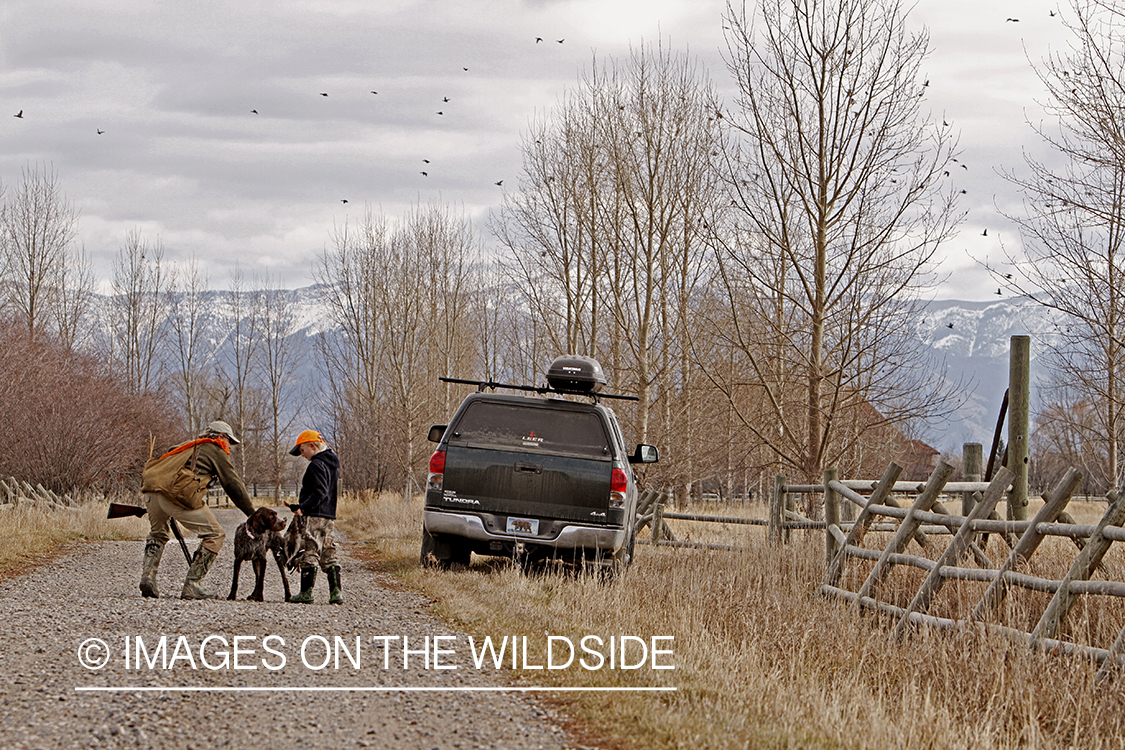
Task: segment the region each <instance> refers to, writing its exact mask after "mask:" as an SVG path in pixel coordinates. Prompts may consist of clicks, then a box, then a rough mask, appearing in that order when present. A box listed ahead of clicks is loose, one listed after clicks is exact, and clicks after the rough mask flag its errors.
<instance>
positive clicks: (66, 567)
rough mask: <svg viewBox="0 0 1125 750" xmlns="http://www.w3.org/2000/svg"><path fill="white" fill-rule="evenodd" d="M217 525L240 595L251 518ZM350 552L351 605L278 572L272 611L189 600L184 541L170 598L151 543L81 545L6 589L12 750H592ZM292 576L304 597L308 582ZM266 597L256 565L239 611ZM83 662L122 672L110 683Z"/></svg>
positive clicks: (219, 574) (174, 551)
mask: <svg viewBox="0 0 1125 750" xmlns="http://www.w3.org/2000/svg"><path fill="white" fill-rule="evenodd" d="M217 515H218V517H219V519H220V521H221V522H222V523H223V525H224V527H226V529H227V543H226V544H225V545H224V547H223V550H222V552H221V553H220V555H219V559H218V561H216V563H215V565H214V567H213V568H212V569H211V573H210V574H209V575H208V577H207V579H206V581H207V583H208V584H209V585H210V586H212V587H213V588H215V589H216V590H217V591H219V592H220V595H221V596H223V597H225V596H226V593H227V591H228V590H229V588H230V578H231V567H232V542H231V540H232V539H233V538H234V527H235V525H237V524H238V523H240V522H241V520H242V518H243V516H242V514H241V513H240V512H238V511H237V510H226V509H223V510H219V511H217ZM340 536H341V535H339V534H337V538H338V540H340ZM339 544H340V552H341V562H342V567H343V573H344V575H343V581H344V593H345V597H346V603H345V604H344V605H342V606H330V605H328V604H327V603H326V601H327V598H328V596H327V584H326V582H325V581H324V576H323V574H321V575H320V576H319V577H318V580H317V588H316V590H315V597H316V600H317V601H316V603H315V604H312V605H298V604H286V603H285V602H283V601H282V599H283V592H282V588H281V581H280V579H279V576H278V572H277V568H276V566H275V565H274V563H273V561H272V560H270V563H269V564H270V567H269V569H268V571H267V574H266V589H265V598H266V601H265V602H264V603H257V602H247V601H233V602H232V601H227V600H226V599H225V598H223V599H219V600H216V601H182V600H180V599H179V598H178V596H179V591H180V586H181V584H182V582H183V577H184V573H185V572H186V569H187V565H186V563H185V561H184V557H183V554H182V553H181V551H180V549H179V546H178V545H177V544H176V541H175V539H173V540H172V542H170V543H169V544H168V546H167V547H166V548H165V551H164V559H163V562H162V564H161V567H160V574H159V581H158V582H159V587H160V593H161V596H160V598H159V599H143V598H142V597H141V596H140V592H139V591H138V588H137V580H138V577H139V575H140V563H141V556H142V551H143V542H104V543H91V544H82V545H79V546H76V548H75V549H73V550H72V551H69V552H68V553H66V554H65V555H63V556H62V557H60V558H58V559H56V560H55V561H53V562H52V563H50V564H48V565H45V566H42V567H40V568H38V569H36V570H34V571H32V572H30V573H28V574H26V575H21V576H19V577H16V578H14V579H11V580H8V581H6V582H5V583H3V584H0V731H2V732H3V735H2V739H0V745H2V746H3V747H5V748H70V747H95V748H100V747H107V748H118V747H121V748H177V749H179V750H187V749H188V748H196V749H198V748H210V747H239V748H257V747H269V748H272V749H274V750H281V749H284V748H320V747H331V748H351V747H377V748H572V747H575V744H574V740H573V739H572V738H570V737H569V736H568V735H567V733H566V732H565V731H564V730H563V729H562V728H561V727H560V725H559V722H558V719H557V717H556V716H554V715H553V714H552V712H551V711H550V710H548V709H546V708H544V707H543V706H542V705H540V704H538V703H537V702H536V699H535V694H533V693H526V692H510V691H505V690H502V689H501V690H496V688H505V687H508V686H510V685H511V683H510V682H508V681H507V680H506V678H505V676H504V674H503V673H498V672H497V670H495V669H494V668H493V667H492V665H491V664H489V665H488V666H486V667H485V668H483V669H477V668H475V667H474V665H473V663H472V658H471V649H470V646H469V644H468V641H467V636H465V635H464V634H459V633H457V632H456V631H453V630H450V629H449V628H448V627H447V626H446V625H444V624H443V623H441V622H440V621H439V620H437V619H435V618H433V617H431V616H430V615H429V614H427V604H426V601H425V600H424V599H423V598H422V597H419V596H417V595H415V594H412V593H407V592H403V591H399V590H396V589H395V587H393V586H392V585H388V584H389V581H388V580H387V579H385V578H383V577H381V576H380V575H379V574H377V573H373V572H371V571H370V570H366V569H364V568H363V566H362V565H361V564H360V563H359V562H358V561H357V560H356V559H355V557H354V556H353V555H352V554H351V552H352V551H353V550H354V549H355V547H354V545H353V544H351V543H349V542H348V541H347V540H340V541H339ZM195 546H196V545H195V543H194V542H192V541H190V540H189V549H191V550H193V551H194V549H195ZM290 578H291V579H294V580H293V584H294V586H295V588H294V592H295V591H296V585H295V584H296V580H295V579H297V578H299V576H297V575H295V574H291V575H290ZM252 588H253V572H252V570H250V569H249V568H248V567H247V566H243V568H242V574H241V580H240V582H239V594H240V597H244V596H246V595H247V594H249V593H250V591H251V590H252ZM162 637H163V638H164V644H165V645H164V649H163V651H162V650H161V649H160V641H161V638H162ZM357 637H358V639H359V645H358V646H357V643H356V641H357ZM89 639H100V641H101V643H99V642H98V641H93V640H89ZM236 639H237V640H236ZM138 642H139V644H140V646H141V648H140V653H138ZM404 642H405V643H406V646H407V648H408V653H407V654H406V655H405V657H404V648H403V643H404ZM103 644H104V646H103ZM384 644H385V645H384ZM427 646H428V648H427ZM341 647H344V648H341ZM236 650H237V653H236ZM435 650H437V651H438V653H436V655H435ZM224 654H226V656H224ZM404 658H405V659H406V667H405V668H404V664H403V662H404ZM83 659H86V660H87V661H89V662H90V663H91V666H97V663H99V662H101V661H103V660H105V659H107V661H106V662H105V664H104V666H102V667H101V668H97V669H93V668H90V667H87V666H84V665H83V662H82V660H83ZM337 659H338V661H337ZM427 659H429V660H430V661H429V665H428V667H427ZM435 659H436V661H435ZM357 660H358V662H359V666H358V667H356V666H355V662H356V661H357ZM324 662H327V663H326V664H324V665H323V666H322V664H323V663H324ZM438 666H442V667H445V666H455V667H457V668H456V669H438V668H436V667H438ZM92 688H94V689H96V690H91V689H92ZM101 688H128V689H126V690H123V691H105V690H100V689H101ZM136 688H165V689H158V690H137V689H136ZM166 688H175V690H168V689H166ZM185 688H186V690H185ZM257 688H267V690H260V689H257ZM294 688H302V689H301V690H294ZM308 688H313V689H314V690H309V689H308Z"/></svg>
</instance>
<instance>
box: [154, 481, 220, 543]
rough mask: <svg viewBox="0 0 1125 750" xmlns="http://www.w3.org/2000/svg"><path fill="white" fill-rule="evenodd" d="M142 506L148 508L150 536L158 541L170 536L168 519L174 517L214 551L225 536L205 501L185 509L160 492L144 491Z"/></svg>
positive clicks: (167, 538)
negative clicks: (200, 506) (194, 508)
mask: <svg viewBox="0 0 1125 750" xmlns="http://www.w3.org/2000/svg"><path fill="white" fill-rule="evenodd" d="M145 507H146V508H147V509H148V522H149V532H148V538H149V539H152V540H155V541H157V542H160V543H161V544H164V543H166V542H167V541H168V540H169V539H170V538H171V531H172V530H171V528H170V527H169V525H168V519H169V518H174V519H176V523H178V524H179V525H180V526H182V527H183V529H184V531H187V532H189V533H191V534H198V535H199V543H200V544H201V545H202V546H203V548H204V549H207V550H210V551H211V552H214V553H215V554H216V555H217V554H219V550H220V549H222V547H223V540H225V539H226V538H227V535H226V532H225V531H223V527H222V526H220V525H219V521H218V519H216V518H215V514H214V513H212V512H211V509H210V508H208V507H207V506H206V505H204V506H203V507H202V508H198V509H196V510H188V509H187V508H185V507H184V506H182V505H179V504H178V503H174V502H172V501H171V500H169V499H168V498H166V497H164V496H163V495H161V494H160V493H159V492H146V493H145Z"/></svg>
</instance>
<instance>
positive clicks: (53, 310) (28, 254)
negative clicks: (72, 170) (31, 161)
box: [0, 165, 78, 338]
mask: <svg viewBox="0 0 1125 750" xmlns="http://www.w3.org/2000/svg"><path fill="white" fill-rule="evenodd" d="M77 231H78V210H77V209H76V208H75V207H74V204H73V203H71V202H70V201H69V200H68V199H67V198H66V196H65V195H64V194H63V192H62V187H61V186H60V185H59V180H58V175H57V173H56V172H55V170H54V168H51V167H40V166H39V165H28V166H25V167H24V169H23V178H22V179H21V181H20V184H19V186H18V187H17V188H16V189H15V190H14V191H12V193H11V194H9V195H8V196H7V200H5V201H4V204H3V207H2V208H0V281H2V286H0V294H2V301H3V303H4V306H5V307H6V308H7V309H8V310H10V311H11V312H12V314H13V315H14V316H15V317H16V318H17V319H18V320H19V321H20V322H21V323H22V324H23V325H24V327H25V328H26V329H27V332H28V335H29V336H30V337H32V338H34V337H35V336H36V335H37V334H40V333H43V332H49V333H52V334H54V333H57V331H56V330H52V324H55V323H57V322H58V321H60V320H65V317H66V316H60V314H59V313H60V305H61V304H62V302H63V299H62V298H61V297H60V286H59V285H60V284H64V283H66V282H67V281H69V280H70V279H69V278H68V275H67V273H66V269H67V264H68V263H69V262H72V258H71V257H70V255H71V252H72V247H71V244H72V243H73V241H74V239H75V236H76V234H77ZM72 301H73V299H72Z"/></svg>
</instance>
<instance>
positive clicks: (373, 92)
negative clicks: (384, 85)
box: [371, 91, 379, 94]
mask: <svg viewBox="0 0 1125 750" xmlns="http://www.w3.org/2000/svg"><path fill="white" fill-rule="evenodd" d="M371 93H372V94H378V93H379V92H378V91H372V92H371Z"/></svg>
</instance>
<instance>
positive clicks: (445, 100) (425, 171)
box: [13, 10, 1056, 329]
mask: <svg viewBox="0 0 1125 750" xmlns="http://www.w3.org/2000/svg"><path fill="white" fill-rule="evenodd" d="M1055 15H1056V14H1055V11H1054V10H1051V11H1050V16H1051V17H1052V18H1054V17H1055ZM1019 20H1020V19H1018V18H1010V17H1009V18H1006V19H1005V23H1019ZM544 41H545V40H544V38H543V37H540V36H537V37H535V43H536V44H541V43H543V42H544ZM554 41H555V42H556V43H557V44H562V43H563V42H565V41H566V39H565V38H564V39H555V40H554ZM461 69H462V71H464V72H466V73H467V72H469V68H467V67H464V66H462V68H461ZM929 83H930V82H929V80H926V81H925V83H924V84H923V90H924V89H925V87H926V86H928V85H929ZM370 93H371V94H373V95H378V94H379V92H378V91H376V90H374V89H372V90H371V91H370ZM319 94H320V96H322V97H325V98H327V97H328V92H327V91H321V92H319ZM450 101H451V100H450V98H449V97H448V96H443V97H442V99H441V102H442V104H449V103H450ZM250 113H251V114H254V115H257V114H259V112H258V110H257V109H251V110H250ZM436 115H437V116H444V115H445V108H444V107H443V108H442V109H439V110H436ZM720 116H721V115H720ZM13 117H16V118H19V119H21V120H22V119H24V111H23V110H22V109H21V110H20V111H19V112H17V113H16V114H15V115H13ZM942 124H943V125H945V126H948V125H949V123H947V122H944V121H943V123H942ZM96 132H97V134H98V135H104V134H105V132H106V131H104V130H102V129H101V128H96ZM421 161H422V163H423V164H425V165H427V168H426V169H423V170H420V171H419V174H420V175H421V176H422V177H429V176H430V172H429V169H430V167H429V165H430V163H431V161H430V160H429V159H422V160H421ZM953 161H954V162H957V159H953ZM960 166H961V168H962V169H968V166H967V165H965V164H960ZM949 174H950V173H949V172H948V171H946V172H945V173H944V176H946V177H948V176H949ZM892 182H894V180H892ZM493 184H494V185H496V186H497V187H503V185H504V181H503V180H497V181H496V182H494V183H493ZM966 193H967V191H965V190H961V191H960V194H962V195H964V194H966ZM340 202H341V203H342V204H345V205H346V204H347V203H348V199H347V198H341V199H340ZM981 235H982V236H984V237H987V236H988V229H985V230H984V231H982V232H981ZM1004 277H1005V278H1007V279H1011V278H1012V274H1010V273H1009V274H1005V275H1004ZM996 295H997V296H1001V297H1002V296H1003V295H1004V292H1003V290H1002V289H1001V288H999V287H997V289H996ZM946 327H947V328H950V329H952V328H953V323H947V324H946Z"/></svg>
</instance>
